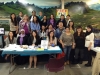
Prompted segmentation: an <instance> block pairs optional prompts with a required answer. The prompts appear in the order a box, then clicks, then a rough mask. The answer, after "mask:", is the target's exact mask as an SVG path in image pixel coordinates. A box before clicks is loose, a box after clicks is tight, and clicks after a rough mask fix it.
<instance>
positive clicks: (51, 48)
mask: <svg viewBox="0 0 100 75" xmlns="http://www.w3.org/2000/svg"><path fill="white" fill-rule="evenodd" d="M48 50H54V51H57V50H61V49H60V48H59V46H55V47H51V46H50V47H48Z"/></svg>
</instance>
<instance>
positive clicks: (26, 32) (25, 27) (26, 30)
mask: <svg viewBox="0 0 100 75" xmlns="http://www.w3.org/2000/svg"><path fill="white" fill-rule="evenodd" d="M23 29H24V30H25V34H29V30H28V27H27V24H26V23H25V25H24V28H23Z"/></svg>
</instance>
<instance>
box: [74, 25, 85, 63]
mask: <svg viewBox="0 0 100 75" xmlns="http://www.w3.org/2000/svg"><path fill="white" fill-rule="evenodd" d="M74 39H75V64H77V63H78V61H79V63H80V64H82V61H83V56H84V48H85V34H84V32H83V30H82V27H81V26H78V27H77V30H76V32H75V33H74ZM79 55H80V57H79Z"/></svg>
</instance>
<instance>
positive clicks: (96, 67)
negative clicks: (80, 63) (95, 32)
mask: <svg viewBox="0 0 100 75" xmlns="http://www.w3.org/2000/svg"><path fill="white" fill-rule="evenodd" d="M91 50H93V51H95V52H97V54H96V57H95V59H94V62H93V66H92V75H99V73H100V47H94V48H92V49H91Z"/></svg>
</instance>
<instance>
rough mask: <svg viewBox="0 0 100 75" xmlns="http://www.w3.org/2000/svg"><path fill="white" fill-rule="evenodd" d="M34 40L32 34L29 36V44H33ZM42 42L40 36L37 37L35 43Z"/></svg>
mask: <svg viewBox="0 0 100 75" xmlns="http://www.w3.org/2000/svg"><path fill="white" fill-rule="evenodd" d="M33 40H34V38H33V37H32V36H30V37H29V38H28V45H32V44H33ZM40 43H41V40H40V37H38V38H36V42H35V45H39V44H40Z"/></svg>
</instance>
